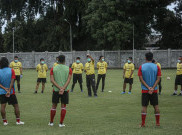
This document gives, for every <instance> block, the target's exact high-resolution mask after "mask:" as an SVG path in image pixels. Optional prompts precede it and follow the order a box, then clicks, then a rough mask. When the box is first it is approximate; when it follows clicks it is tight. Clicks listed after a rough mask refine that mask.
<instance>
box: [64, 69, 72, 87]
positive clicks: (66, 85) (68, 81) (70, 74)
mask: <svg viewBox="0 0 182 135" xmlns="http://www.w3.org/2000/svg"><path fill="white" fill-rule="evenodd" d="M71 77H72V71H71V70H70V73H69V75H68V79H67V81H66V83H65V84H64V86H63V89H64V90H65V89H66V88H67V87H68V85H69V83H70V81H71Z"/></svg>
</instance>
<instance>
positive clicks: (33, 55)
mask: <svg viewBox="0 0 182 135" xmlns="http://www.w3.org/2000/svg"><path fill="white" fill-rule="evenodd" d="M32 58H33V59H32V63H34V66H33V64H32V68H35V67H36V65H35V64H36V63H35V52H34V51H32Z"/></svg>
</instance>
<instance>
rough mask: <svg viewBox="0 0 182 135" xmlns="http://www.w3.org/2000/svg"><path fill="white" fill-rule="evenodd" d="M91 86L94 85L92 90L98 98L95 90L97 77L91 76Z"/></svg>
mask: <svg viewBox="0 0 182 135" xmlns="http://www.w3.org/2000/svg"><path fill="white" fill-rule="evenodd" d="M91 85H92V90H93V92H94V96H95V97H97V91H96V88H95V75H94V74H93V75H91Z"/></svg>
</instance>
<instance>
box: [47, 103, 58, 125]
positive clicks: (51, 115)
mask: <svg viewBox="0 0 182 135" xmlns="http://www.w3.org/2000/svg"><path fill="white" fill-rule="evenodd" d="M56 108H57V103H52V108H51V111H50V122H49V125H50V126H53V122H54V117H55V115H56Z"/></svg>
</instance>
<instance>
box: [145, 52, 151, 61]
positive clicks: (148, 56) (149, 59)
mask: <svg viewBox="0 0 182 135" xmlns="http://www.w3.org/2000/svg"><path fill="white" fill-rule="evenodd" d="M145 57H146V60H148V61H152V60H153V53H152V52H148V53H146V54H145Z"/></svg>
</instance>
